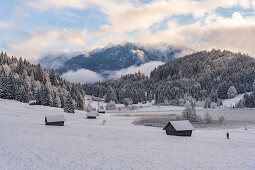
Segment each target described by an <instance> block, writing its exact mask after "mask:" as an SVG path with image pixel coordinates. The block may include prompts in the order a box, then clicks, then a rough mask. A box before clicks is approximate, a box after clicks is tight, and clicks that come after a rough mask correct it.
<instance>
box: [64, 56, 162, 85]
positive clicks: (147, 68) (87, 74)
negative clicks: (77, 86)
mask: <svg viewBox="0 0 255 170" xmlns="http://www.w3.org/2000/svg"><path fill="white" fill-rule="evenodd" d="M162 64H164V62H161V61H152V62H148V63H145V64H143V65H140V66H130V67H128V68H125V69H122V70H119V71H112V72H108V75H107V76H106V77H103V76H102V75H101V74H98V73H96V72H93V71H91V70H87V69H79V70H77V71H68V72H66V73H64V74H62V76H61V77H63V78H64V79H66V80H68V81H70V82H74V83H78V82H80V83H94V82H97V81H105V80H109V79H113V78H120V77H121V76H124V75H127V74H133V73H137V72H138V71H140V72H142V73H145V75H147V76H150V72H151V71H152V70H153V69H154V68H156V67H158V66H159V65H162Z"/></svg>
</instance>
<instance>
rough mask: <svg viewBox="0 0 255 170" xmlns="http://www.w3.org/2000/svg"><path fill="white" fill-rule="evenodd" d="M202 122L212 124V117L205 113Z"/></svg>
mask: <svg viewBox="0 0 255 170" xmlns="http://www.w3.org/2000/svg"><path fill="white" fill-rule="evenodd" d="M204 121H205V122H206V123H211V122H212V116H211V115H210V114H209V112H208V111H206V113H205V118H204Z"/></svg>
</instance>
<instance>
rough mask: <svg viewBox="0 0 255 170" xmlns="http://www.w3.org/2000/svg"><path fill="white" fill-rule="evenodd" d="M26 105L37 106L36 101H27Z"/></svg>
mask: <svg viewBox="0 0 255 170" xmlns="http://www.w3.org/2000/svg"><path fill="white" fill-rule="evenodd" d="M28 104H29V105H37V101H36V100H29V102H28Z"/></svg>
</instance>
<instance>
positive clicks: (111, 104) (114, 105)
mask: <svg viewBox="0 0 255 170" xmlns="http://www.w3.org/2000/svg"><path fill="white" fill-rule="evenodd" d="M105 109H106V110H116V104H115V102H114V101H111V102H110V103H108V104H107V105H106V106H105Z"/></svg>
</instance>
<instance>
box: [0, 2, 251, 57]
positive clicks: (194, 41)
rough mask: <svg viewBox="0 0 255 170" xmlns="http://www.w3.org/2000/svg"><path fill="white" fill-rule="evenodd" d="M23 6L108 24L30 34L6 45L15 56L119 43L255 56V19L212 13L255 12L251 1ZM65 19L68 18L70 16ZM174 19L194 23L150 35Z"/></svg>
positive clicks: (171, 26)
mask: <svg viewBox="0 0 255 170" xmlns="http://www.w3.org/2000/svg"><path fill="white" fill-rule="evenodd" d="M25 3H26V4H27V5H28V6H30V7H32V8H35V9H39V10H47V11H48V12H50V11H55V10H56V9H57V10H66V9H78V10H84V9H88V8H90V9H93V10H95V9H96V10H97V11H100V12H101V13H102V14H103V15H104V16H105V17H106V18H107V22H108V23H107V24H104V25H102V26H101V27H100V28H99V29H98V30H93V31H91V32H89V33H87V32H86V31H73V30H48V31H45V32H39V33H38V32H36V33H31V36H30V37H29V38H28V39H27V40H24V41H20V42H18V43H12V44H8V45H7V47H8V49H7V51H9V52H11V53H12V54H13V55H16V56H20V55H22V56H28V57H30V58H36V57H38V56H40V55H42V54H43V53H47V52H51V51H56V50H60V51H61V50H67V49H68V48H69V49H70V46H77V48H82V49H83V48H90V49H91V48H96V47H99V46H105V45H106V44H108V43H114V44H117V43H120V42H122V41H130V42H142V43H144V42H150V43H159V42H165V43H167V44H171V45H175V46H187V47H190V48H193V49H195V50H204V49H211V48H221V49H224V48H226V49H230V50H233V51H242V52H247V53H250V54H253V55H255V51H254V48H253V47H252V44H255V42H254V40H253V39H252V38H251V37H253V35H254V26H255V22H254V17H249V16H246V17H244V16H242V15H241V14H240V13H238V12H233V15H232V17H231V18H224V17H223V16H219V15H218V14H217V13H216V12H215V11H216V9H218V8H220V7H221V8H224V9H230V10H231V8H232V9H240V8H243V9H248V8H249V9H251V6H253V9H255V2H254V1H253V0H252V1H250V0H220V1H219V0H168V1H167V0H152V1H151V2H149V3H141V2H140V1H138V0H123V1H118V0H73V1H70V0H28V1H25ZM72 12H73V11H72ZM66 13H67V15H68V11H66ZM178 15H192V16H194V17H195V19H196V21H194V22H193V23H191V24H188V25H182V24H181V23H179V22H177V21H175V20H172V19H171V20H168V23H167V25H168V27H167V28H166V29H164V30H159V29H158V30H156V31H155V32H152V31H151V30H150V29H149V28H150V27H151V26H153V25H154V24H160V23H162V22H163V21H165V19H167V18H169V17H171V16H178ZM0 29H1V23H0ZM132 31H133V32H132ZM130 32H132V34H130ZM234 38H235V39H234Z"/></svg>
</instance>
